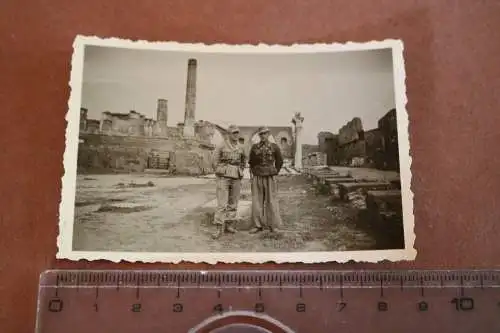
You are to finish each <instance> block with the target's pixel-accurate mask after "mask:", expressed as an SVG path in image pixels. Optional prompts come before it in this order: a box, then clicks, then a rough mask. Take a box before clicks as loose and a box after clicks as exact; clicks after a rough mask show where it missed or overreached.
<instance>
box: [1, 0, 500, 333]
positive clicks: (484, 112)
mask: <svg viewBox="0 0 500 333" xmlns="http://www.w3.org/2000/svg"><path fill="white" fill-rule="evenodd" d="M499 17H500V1H497V0H489V1H487V0H482V1H479V0H478V1H468V0H460V1H459V0H455V1H452V0H450V1H446V0H426V1H424V0H422V1H415V0H413V1H412V0H399V1H392V0H385V1H382V0H377V1H373V0H365V1H361V0H351V1H341V0H322V1H320V0H317V1H307V0H304V1H299V0H296V1H292V0H286V1H285V0H282V1H269V0H252V1H248V0H239V1H229V0H209V1H185V0H175V1H167V0H164V1H152V0H142V1H132V0H107V1H101V0H75V1H63V0H51V1H42V0H32V1H22V0H3V1H1V5H0V69H1V71H0V108H1V111H0V112H1V120H0V191H1V192H0V198H1V200H0V214H1V222H0V227H1V229H0V230H1V236H0V237H1V241H0V256H1V257H0V330H1V331H2V332H33V330H34V318H35V312H36V296H37V283H38V276H39V273H40V272H41V271H42V270H44V269H47V268H54V267H59V268H88V267H93V268H131V267H147V268H169V267H172V266H170V265H165V264H151V265H144V264H143V265H127V264H112V263H106V262H99V263H97V262H94V263H88V262H84V261H82V262H66V261H57V260H55V259H54V258H55V253H56V235H57V232H58V230H57V218H58V208H59V196H60V187H61V176H62V174H63V171H64V170H63V166H62V156H63V151H64V143H65V138H64V136H65V126H66V121H65V114H66V111H67V103H68V97H69V89H68V80H69V73H70V58H71V54H72V42H73V39H74V37H75V35H76V34H83V35H98V36H101V37H122V38H128V39H143V40H151V41H158V40H176V41H182V42H204V43H213V42H224V43H258V42H264V43H281V44H291V43H298V42H304V43H305V42H309V43H310V42H333V41H335V42H343V41H349V40H352V41H358V42H361V41H369V40H374V39H375V40H377V39H385V38H402V39H403V41H404V43H405V57H406V72H407V89H408V99H409V102H408V105H407V108H408V110H409V114H410V121H411V125H410V134H411V137H410V140H411V149H412V156H413V165H412V171H413V174H414V179H413V184H412V189H413V191H414V193H415V218H416V228H415V230H416V234H417V241H416V247H417V249H418V252H419V254H418V257H417V260H416V261H415V262H406V263H386V264H379V265H364V264H348V265H339V264H328V265H316V266H314V265H310V266H307V267H309V268H319V267H321V268H326V267H328V268H335V269H348V268H396V267H397V268H409V267H416V268H438V267H439V268H443V267H446V268H473V267H483V268H486V267H488V268H494V267H499V266H500V204H499V203H500V199H499V198H500V157H499V154H498V151H499V148H498V145H499V142H500V91H499V89H500V58H499V55H500V42H499V41H498V32H499V31H500V19H499ZM178 267H183V268H199V269H209V268H210V267H209V266H207V265H193V264H186V265H179V266H178ZM218 267H219V268H222V267H224V268H226V267H227V266H218ZM238 267H249V266H248V265H239V266H238ZM261 267H262V268H276V265H272V264H270V265H263V266H261ZM284 267H290V268H292V267H299V265H283V266H281V267H280V268H284ZM300 267H301V268H304V267H303V266H300Z"/></svg>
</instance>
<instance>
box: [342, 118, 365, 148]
mask: <svg viewBox="0 0 500 333" xmlns="http://www.w3.org/2000/svg"><path fill="white" fill-rule="evenodd" d="M362 132H363V125H362V123H361V119H360V118H358V117H356V118H353V119H352V120H351V121H350V122H348V123H347V124H346V125H344V126H342V128H341V129H340V130H339V136H338V140H339V145H341V146H343V145H345V144H347V143H351V142H353V141H357V140H359V139H363V138H362V137H360V135H362Z"/></svg>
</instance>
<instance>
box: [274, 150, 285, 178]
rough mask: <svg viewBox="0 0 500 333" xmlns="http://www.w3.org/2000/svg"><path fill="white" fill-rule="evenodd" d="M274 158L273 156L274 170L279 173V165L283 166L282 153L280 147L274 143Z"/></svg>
mask: <svg viewBox="0 0 500 333" xmlns="http://www.w3.org/2000/svg"><path fill="white" fill-rule="evenodd" d="M274 158H275V167H276V171H277V172H278V173H279V172H280V170H281V167H282V166H283V155H282V154H281V149H280V147H279V146H278V145H276V144H275V146H274Z"/></svg>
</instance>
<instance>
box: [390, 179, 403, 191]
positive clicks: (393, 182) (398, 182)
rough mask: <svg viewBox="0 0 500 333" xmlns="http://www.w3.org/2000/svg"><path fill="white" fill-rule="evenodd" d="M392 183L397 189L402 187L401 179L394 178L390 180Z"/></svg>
mask: <svg viewBox="0 0 500 333" xmlns="http://www.w3.org/2000/svg"><path fill="white" fill-rule="evenodd" d="M390 183H391V184H392V186H393V187H394V188H395V189H398V190H400V189H401V179H392V180H391V181H390Z"/></svg>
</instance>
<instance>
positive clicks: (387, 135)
mask: <svg viewBox="0 0 500 333" xmlns="http://www.w3.org/2000/svg"><path fill="white" fill-rule="evenodd" d="M378 127H379V129H380V132H381V135H382V138H381V140H382V152H383V158H382V159H381V160H380V161H379V165H378V167H379V168H381V169H387V170H398V169H399V148H398V131H397V119H396V109H392V110H390V111H389V112H388V113H387V114H385V115H384V116H383V117H382V118H380V120H379V122H378Z"/></svg>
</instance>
